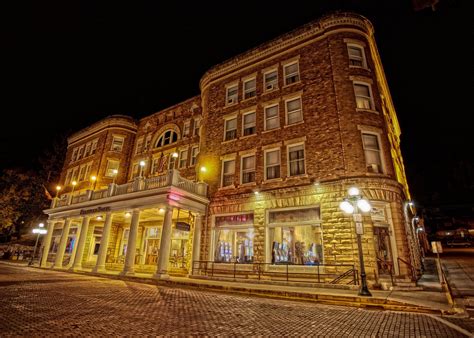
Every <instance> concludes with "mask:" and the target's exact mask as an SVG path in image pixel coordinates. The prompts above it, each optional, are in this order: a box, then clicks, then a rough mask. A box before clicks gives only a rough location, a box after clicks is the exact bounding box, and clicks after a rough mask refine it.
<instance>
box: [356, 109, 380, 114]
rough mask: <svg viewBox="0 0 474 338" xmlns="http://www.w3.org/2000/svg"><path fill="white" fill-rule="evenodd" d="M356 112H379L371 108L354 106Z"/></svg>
mask: <svg viewBox="0 0 474 338" xmlns="http://www.w3.org/2000/svg"><path fill="white" fill-rule="evenodd" d="M356 112H358V113H359V112H365V113H373V114H377V115H378V114H379V112H378V111H377V110H373V109H365V108H356Z"/></svg>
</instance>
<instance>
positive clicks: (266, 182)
mask: <svg viewBox="0 0 474 338" xmlns="http://www.w3.org/2000/svg"><path fill="white" fill-rule="evenodd" d="M274 182H283V178H281V177H278V178H271V179H268V180H264V181H262V184H268V183H274Z"/></svg>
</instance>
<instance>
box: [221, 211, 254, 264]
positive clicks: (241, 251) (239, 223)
mask: <svg viewBox="0 0 474 338" xmlns="http://www.w3.org/2000/svg"><path fill="white" fill-rule="evenodd" d="M253 237H254V231H253V214H241V215H228V216H218V217H216V230H215V243H216V245H215V255H214V260H215V261H216V262H226V263H230V262H236V263H252V262H253V256H254V246H253Z"/></svg>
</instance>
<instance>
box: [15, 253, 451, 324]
mask: <svg viewBox="0 0 474 338" xmlns="http://www.w3.org/2000/svg"><path fill="white" fill-rule="evenodd" d="M9 264H14V265H19V264H15V263H13V262H9ZM22 266H23V264H22ZM34 267H35V268H38V269H44V270H50V271H51V269H48V268H39V267H37V266H34ZM56 271H66V272H69V271H68V270H56ZM74 273H78V274H83V275H91V276H97V277H105V278H113V279H117V280H123V281H128V282H139V283H146V284H152V285H160V286H173V287H191V288H198V289H204V290H210V291H220V292H230V293H237V294H246V295H256V296H261V297H270V298H284V299H292V300H304V301H311V302H318V303H323V304H331V305H343V306H355V307H360V308H367V309H379V310H393V311H408V312H419V313H431V314H438V315H455V314H459V310H458V309H455V308H453V307H452V306H451V305H450V304H448V302H447V299H446V296H445V294H444V293H441V292H436V291H411V292H410V291H383V290H370V292H371V293H372V297H363V296H359V295H358V291H357V290H350V289H339V288H333V287H324V286H321V287H307V286H299V285H275V284H273V283H271V282H265V283H262V282H261V283H258V281H253V282H244V281H239V280H236V281H225V280H211V279H206V278H203V277H200V278H198V277H174V276H171V277H170V278H169V279H168V280H157V279H154V278H152V276H151V275H149V274H140V273H136V274H135V276H119V274H118V272H117V271H107V272H106V273H92V272H91V269H81V270H80V271H75V272H74Z"/></svg>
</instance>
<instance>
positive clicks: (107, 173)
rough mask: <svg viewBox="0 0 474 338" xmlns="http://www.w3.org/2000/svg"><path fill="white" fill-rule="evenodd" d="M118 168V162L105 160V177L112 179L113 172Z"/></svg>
mask: <svg viewBox="0 0 474 338" xmlns="http://www.w3.org/2000/svg"><path fill="white" fill-rule="evenodd" d="M118 168H119V161H114V160H107V168H106V169H105V176H107V177H114V176H115V172H114V170H118Z"/></svg>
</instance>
